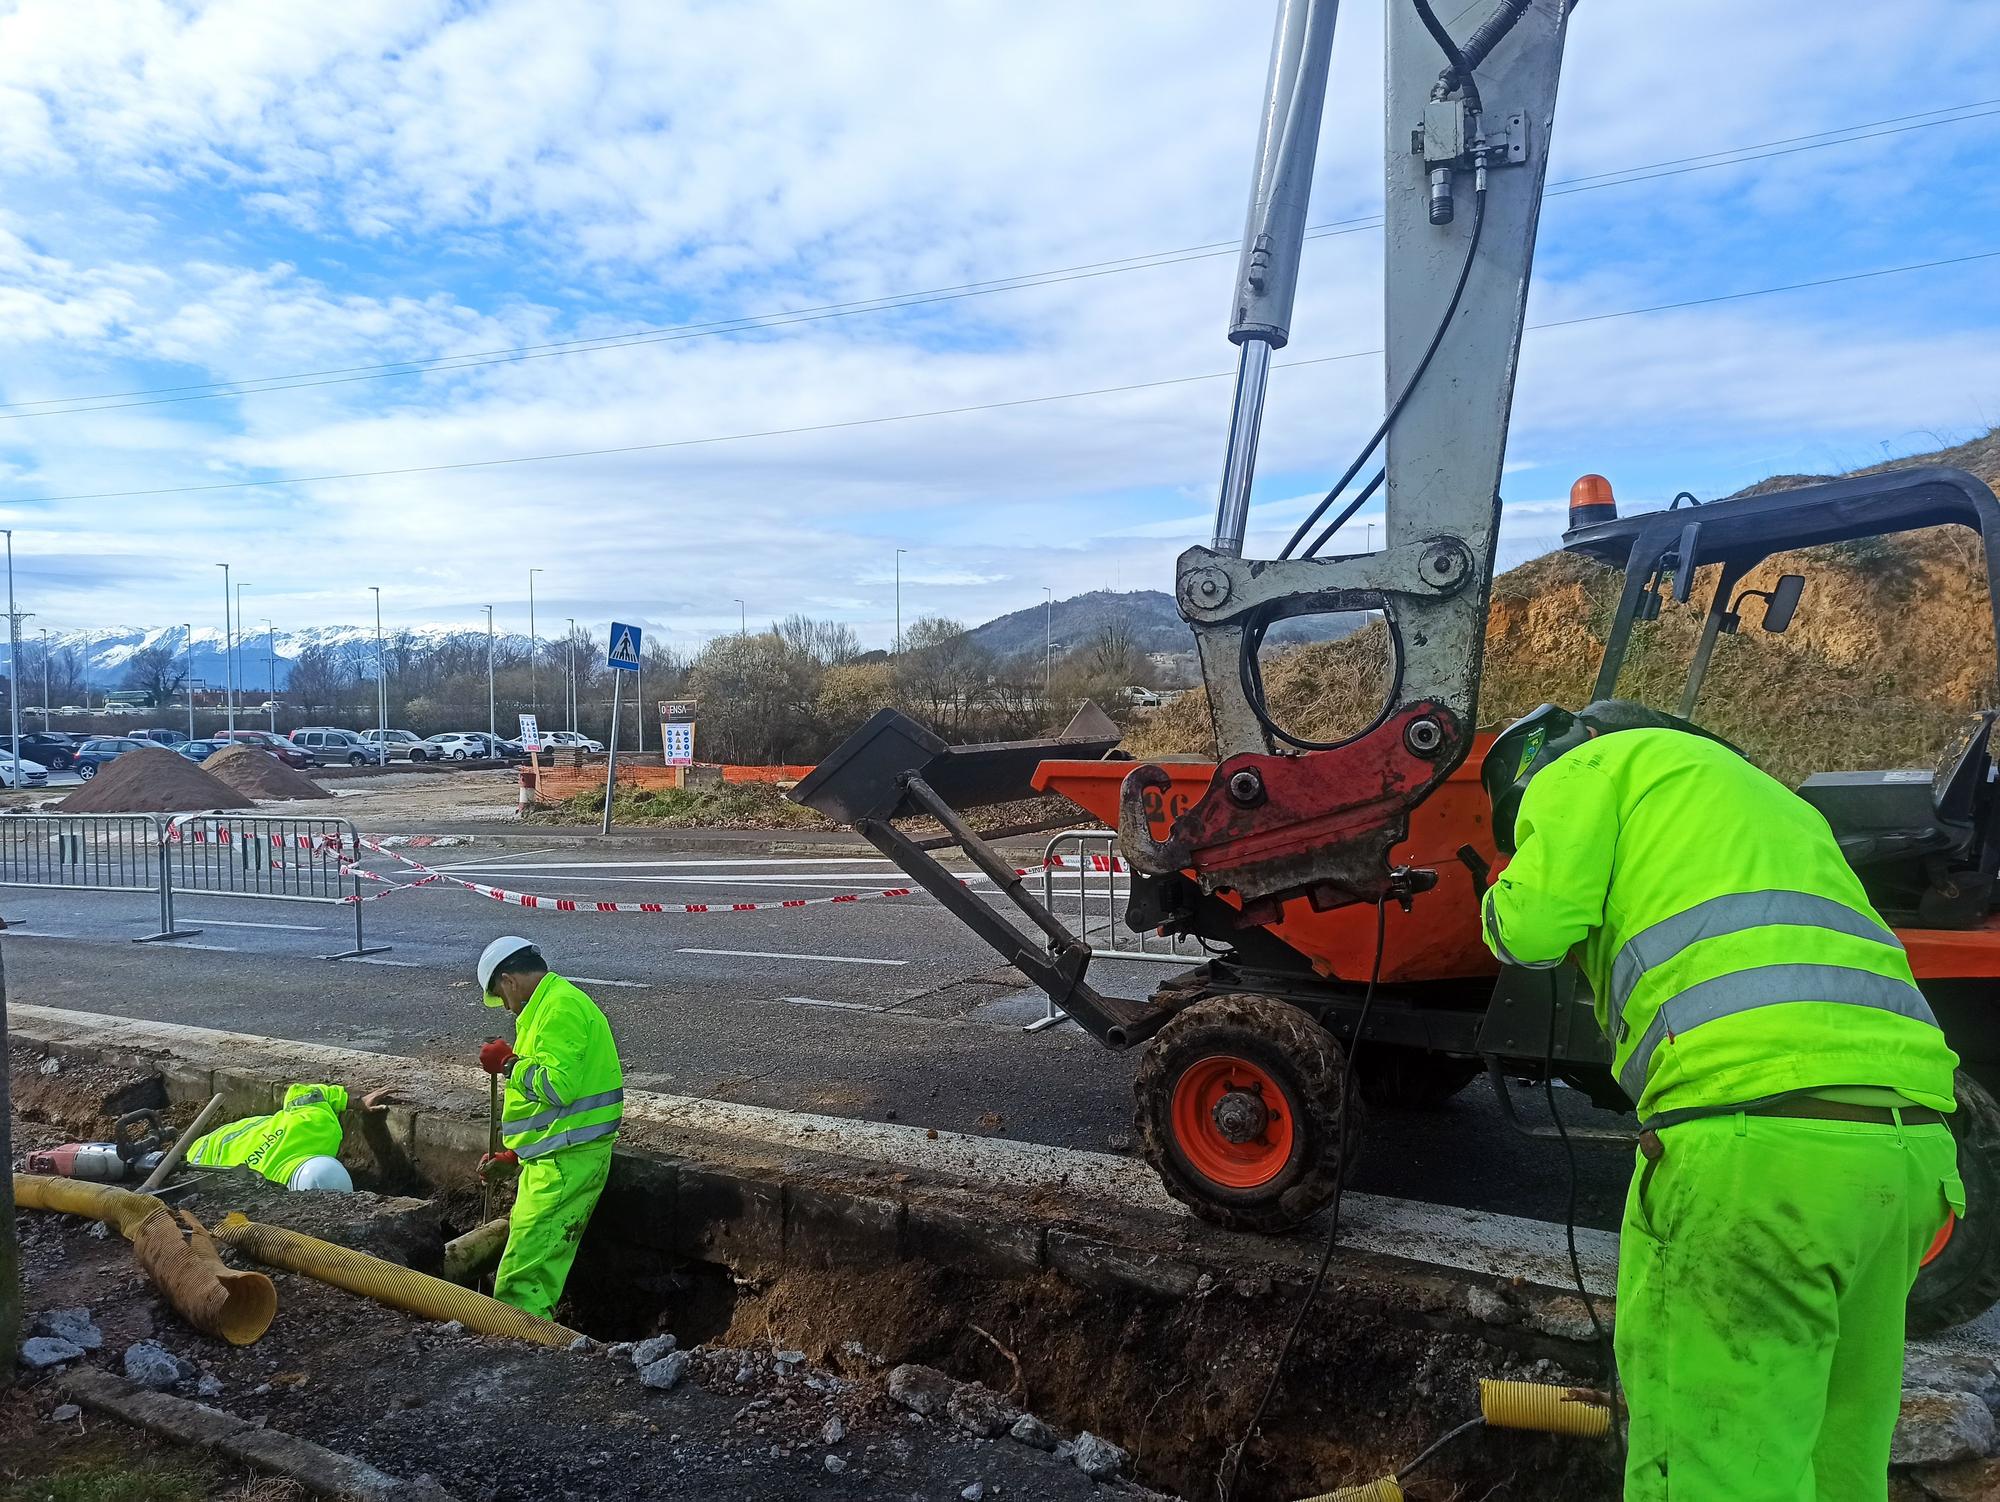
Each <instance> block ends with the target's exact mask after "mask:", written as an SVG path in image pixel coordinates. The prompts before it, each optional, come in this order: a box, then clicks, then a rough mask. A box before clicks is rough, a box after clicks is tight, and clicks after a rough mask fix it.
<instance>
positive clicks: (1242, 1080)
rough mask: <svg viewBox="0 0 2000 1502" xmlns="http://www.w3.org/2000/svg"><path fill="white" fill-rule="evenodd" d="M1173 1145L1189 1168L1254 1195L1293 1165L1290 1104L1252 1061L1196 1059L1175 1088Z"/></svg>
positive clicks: (1292, 1130)
mask: <svg viewBox="0 0 2000 1502" xmlns="http://www.w3.org/2000/svg"><path fill="white" fill-rule="evenodd" d="M1172 1115H1173V1129H1174V1141H1175V1143H1176V1145H1178V1146H1179V1148H1180V1150H1181V1155H1182V1156H1183V1157H1185V1158H1186V1159H1187V1161H1188V1165H1189V1166H1190V1167H1191V1168H1193V1169H1194V1171H1195V1172H1196V1173H1198V1174H1200V1175H1201V1176H1202V1177H1203V1178H1205V1179H1209V1180H1211V1181H1213V1182H1214V1183H1217V1184H1220V1185H1222V1186H1224V1187H1225V1188H1228V1189H1256V1188H1258V1187H1260V1186H1261V1185H1264V1184H1268V1183H1270V1182H1271V1180H1273V1179H1275V1178H1276V1177H1277V1176H1278V1175H1279V1174H1280V1173H1282V1172H1283V1171H1284V1167H1285V1164H1286V1163H1287V1162H1289V1161H1290V1160H1291V1156H1292V1137H1293V1132H1294V1127H1293V1123H1292V1110H1291V1103H1290V1102H1289V1101H1288V1100H1287V1099H1286V1098H1285V1093H1284V1091H1282V1090H1281V1089H1279V1088H1278V1082H1277V1080H1275V1079H1274V1078H1272V1076H1271V1075H1270V1074H1269V1073H1268V1072H1267V1071H1266V1070H1264V1069H1262V1068H1260V1067H1259V1066H1258V1065H1256V1064H1253V1063H1251V1062H1250V1061H1249V1060H1248V1059H1239V1058H1233V1057H1231V1056H1229V1055H1227V1054H1218V1055H1215V1056H1214V1057H1212V1058H1206V1059H1198V1060H1196V1061H1195V1062H1194V1063H1193V1064H1190V1065H1189V1066H1188V1067H1187V1068H1186V1069H1184V1070H1182V1071H1181V1077H1180V1078H1179V1079H1178V1080H1176V1081H1175V1082H1174V1098H1173V1103H1172Z"/></svg>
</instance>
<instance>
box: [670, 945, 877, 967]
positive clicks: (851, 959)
mask: <svg viewBox="0 0 2000 1502" xmlns="http://www.w3.org/2000/svg"><path fill="white" fill-rule="evenodd" d="M675 953H677V954H719V955H726V956H728V957H730V958H732V959H742V960H818V961H819V962H821V963H822V964H827V965H907V964H909V963H910V962H909V961H908V960H876V959H867V958H864V957H863V956H861V955H858V954H795V953H793V952H791V951H790V950H784V949H689V948H681V949H678V950H676V951H675Z"/></svg>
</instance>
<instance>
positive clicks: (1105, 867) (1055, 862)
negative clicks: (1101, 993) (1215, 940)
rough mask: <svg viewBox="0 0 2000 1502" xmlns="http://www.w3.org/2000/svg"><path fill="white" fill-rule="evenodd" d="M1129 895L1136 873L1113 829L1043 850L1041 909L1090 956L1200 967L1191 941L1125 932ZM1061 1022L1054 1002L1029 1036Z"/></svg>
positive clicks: (1061, 838) (1066, 838)
mask: <svg viewBox="0 0 2000 1502" xmlns="http://www.w3.org/2000/svg"><path fill="white" fill-rule="evenodd" d="M1071 873H1074V875H1075V878H1076V889H1075V891H1073V892H1072V891H1070V890H1069V888H1068V885H1067V878H1068V877H1069V876H1070V874H1071ZM1059 882H1061V883H1062V885H1060V886H1059V885H1058V883H1059ZM1131 896H1132V874H1131V870H1130V868H1129V867H1127V866H1126V864H1125V860H1124V858H1123V857H1122V856H1120V855H1119V853H1118V835H1117V832H1116V831H1115V830H1110V829H1071V830H1065V831H1064V832H1063V833H1061V834H1059V835H1057V836H1056V837H1055V838H1054V839H1052V840H1050V841H1049V843H1048V845H1047V846H1046V847H1045V848H1044V849H1043V851H1042V905H1043V906H1044V907H1046V908H1047V909H1048V910H1049V911H1050V912H1051V913H1053V914H1055V916H1056V917H1058V918H1059V919H1061V920H1062V923H1063V926H1064V927H1066V928H1068V929H1069V931H1070V932H1071V933H1073V934H1075V935H1076V936H1077V937H1078V938H1079V939H1082V940H1083V941H1084V943H1086V944H1088V945H1089V946H1090V952H1091V955H1092V957H1094V958H1096V959H1104V960H1143V961H1151V962H1153V963H1156V964H1167V965H1196V964H1200V963H1201V961H1202V960H1203V959H1204V958H1206V956H1205V955H1204V954H1203V953H1202V950H1201V947H1200V946H1199V945H1198V944H1196V943H1195V941H1194V940H1192V939H1184V938H1183V939H1167V938H1162V937H1161V936H1160V935H1158V934H1156V933H1153V932H1151V931H1150V930H1148V931H1147V932H1144V933H1134V932H1132V930H1131V929H1129V928H1127V927H1126V926H1125V904H1126V903H1127V902H1128V901H1130V900H1131ZM1063 1020H1064V1017H1063V1013H1062V1012H1061V1010H1060V1009H1058V1008H1057V1006H1056V1004H1055V1002H1053V1001H1050V1002H1049V1003H1048V1009H1047V1012H1046V1014H1045V1015H1044V1016H1043V1017H1042V1018H1041V1019H1040V1020H1039V1021H1036V1022H1032V1023H1030V1024H1028V1027H1027V1031H1028V1032H1031V1033H1034V1032H1040V1031H1042V1030H1043V1029H1044V1028H1050V1027H1054V1026H1055V1025H1056V1024H1057V1023H1058V1022H1061V1021H1063Z"/></svg>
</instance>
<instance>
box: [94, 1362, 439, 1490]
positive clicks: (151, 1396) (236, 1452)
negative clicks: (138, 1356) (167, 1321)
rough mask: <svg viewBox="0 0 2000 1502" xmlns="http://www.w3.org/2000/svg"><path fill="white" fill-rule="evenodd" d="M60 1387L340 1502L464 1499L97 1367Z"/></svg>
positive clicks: (114, 1414) (178, 1439)
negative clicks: (138, 1383) (127, 1379)
mask: <svg viewBox="0 0 2000 1502" xmlns="http://www.w3.org/2000/svg"><path fill="white" fill-rule="evenodd" d="M56 1386H57V1387H59V1388H60V1389H61V1390H62V1391H63V1392H65V1393H67V1394H68V1395H69V1396H70V1397H72V1398H74V1399H75V1400H76V1401H77V1402H79V1403H81V1404H82V1405H83V1406H84V1407H86V1408H90V1409H94V1410H96V1411H97V1412H99V1413H108V1414H110V1415H111V1416H112V1417H113V1418H118V1419H123V1420H124V1421H125V1422H126V1423H128V1424H136V1425H137V1426H138V1427H139V1428H141V1429H144V1430H146V1431H147V1432H148V1433H151V1434H157V1435H159V1436H160V1437H161V1438H163V1439H169V1440H172V1441H174V1442H175V1443H176V1444H182V1445H190V1446H193V1447H194V1448H196V1449H201V1450H213V1451H215V1452H217V1453H218V1454H222V1455H227V1456H228V1457H229V1458H230V1459H232V1460H237V1461H241V1462H242V1463H243V1464H244V1465H247V1466H252V1467H254V1468H255V1469H257V1470H259V1471H265V1472H268V1473H270V1474H271V1475H274V1476H282V1477H284V1478H285V1479H286V1480H288V1481H294V1482H297V1483H298V1484H299V1485H300V1486H302V1487H304V1488H305V1489H306V1490H307V1491H309V1492H311V1493H312V1494H313V1495H314V1496H315V1497H332V1498H337V1499H339V1502H457V1499H456V1497H455V1496H454V1494H453V1493H451V1492H448V1491H446V1490H445V1489H444V1488H443V1487H441V1486H439V1485H438V1484H437V1483H436V1482H434V1481H432V1480H430V1479H429V1478H428V1477H424V1478H421V1479H419V1480H416V1481H403V1480H399V1479H398V1478H397V1477H394V1476H391V1475H389V1474H388V1473H387V1472H386V1471H378V1470H376V1469H375V1467H373V1466H372V1465H369V1464H368V1463H367V1462H366V1461H365V1460H357V1459H356V1458H355V1457H354V1456H352V1455H344V1454H342V1453H341V1452H340V1451H338V1450H329V1449H327V1448H326V1447H325V1446H324V1445H316V1444H314V1443H312V1441H310V1440H304V1439H299V1438H296V1437H295V1436H293V1435H290V1434H285V1433H283V1432H281V1431H279V1430H276V1429H266V1428H264V1427H262V1426H261V1425H257V1424H253V1423H251V1422H249V1421H248V1420H247V1419H240V1418H238V1417H236V1415H235V1414H233V1413H224V1412H223V1411H222V1410H221V1409H219V1408H210V1407H208V1406H207V1405H206V1404H203V1403H195V1402H191V1401H189V1400H188V1399H186V1398H176V1397H173V1396H171V1395H170V1394H167V1393H160V1392H151V1391H148V1390H147V1389H146V1388H143V1387H138V1386H136V1385H134V1384H133V1383H130V1382H127V1381H126V1380H125V1379H124V1378H122V1377H114V1376H113V1375H112V1374H111V1373H109V1372H104V1371H98V1370H97V1369H95V1368H93V1367H80V1368H77V1369H75V1370H73V1371H68V1372H65V1373H63V1374H62V1375H61V1376H59V1377H58V1378H56Z"/></svg>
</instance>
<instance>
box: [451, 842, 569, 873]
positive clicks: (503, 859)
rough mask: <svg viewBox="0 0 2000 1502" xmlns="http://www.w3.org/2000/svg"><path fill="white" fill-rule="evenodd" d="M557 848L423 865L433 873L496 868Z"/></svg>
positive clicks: (554, 846) (549, 846)
mask: <svg viewBox="0 0 2000 1502" xmlns="http://www.w3.org/2000/svg"><path fill="white" fill-rule="evenodd" d="M559 848H561V847H559V846H556V845H544V846H543V847H542V848H541V849H540V850H523V851H520V852H519V853H517V854H514V855H488V856H480V857H475V858H474V859H472V860H463V861H445V862H442V863H439V862H436V861H426V862H425V863H424V864H425V865H427V866H429V867H430V868H431V869H432V870H433V871H456V870H458V869H460V868H461V867H464V866H498V865H503V864H505V863H507V862H510V861H520V860H526V859H527V858H528V857H529V856H531V855H547V854H548V853H549V852H550V851H551V850H556V849H559Z"/></svg>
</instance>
